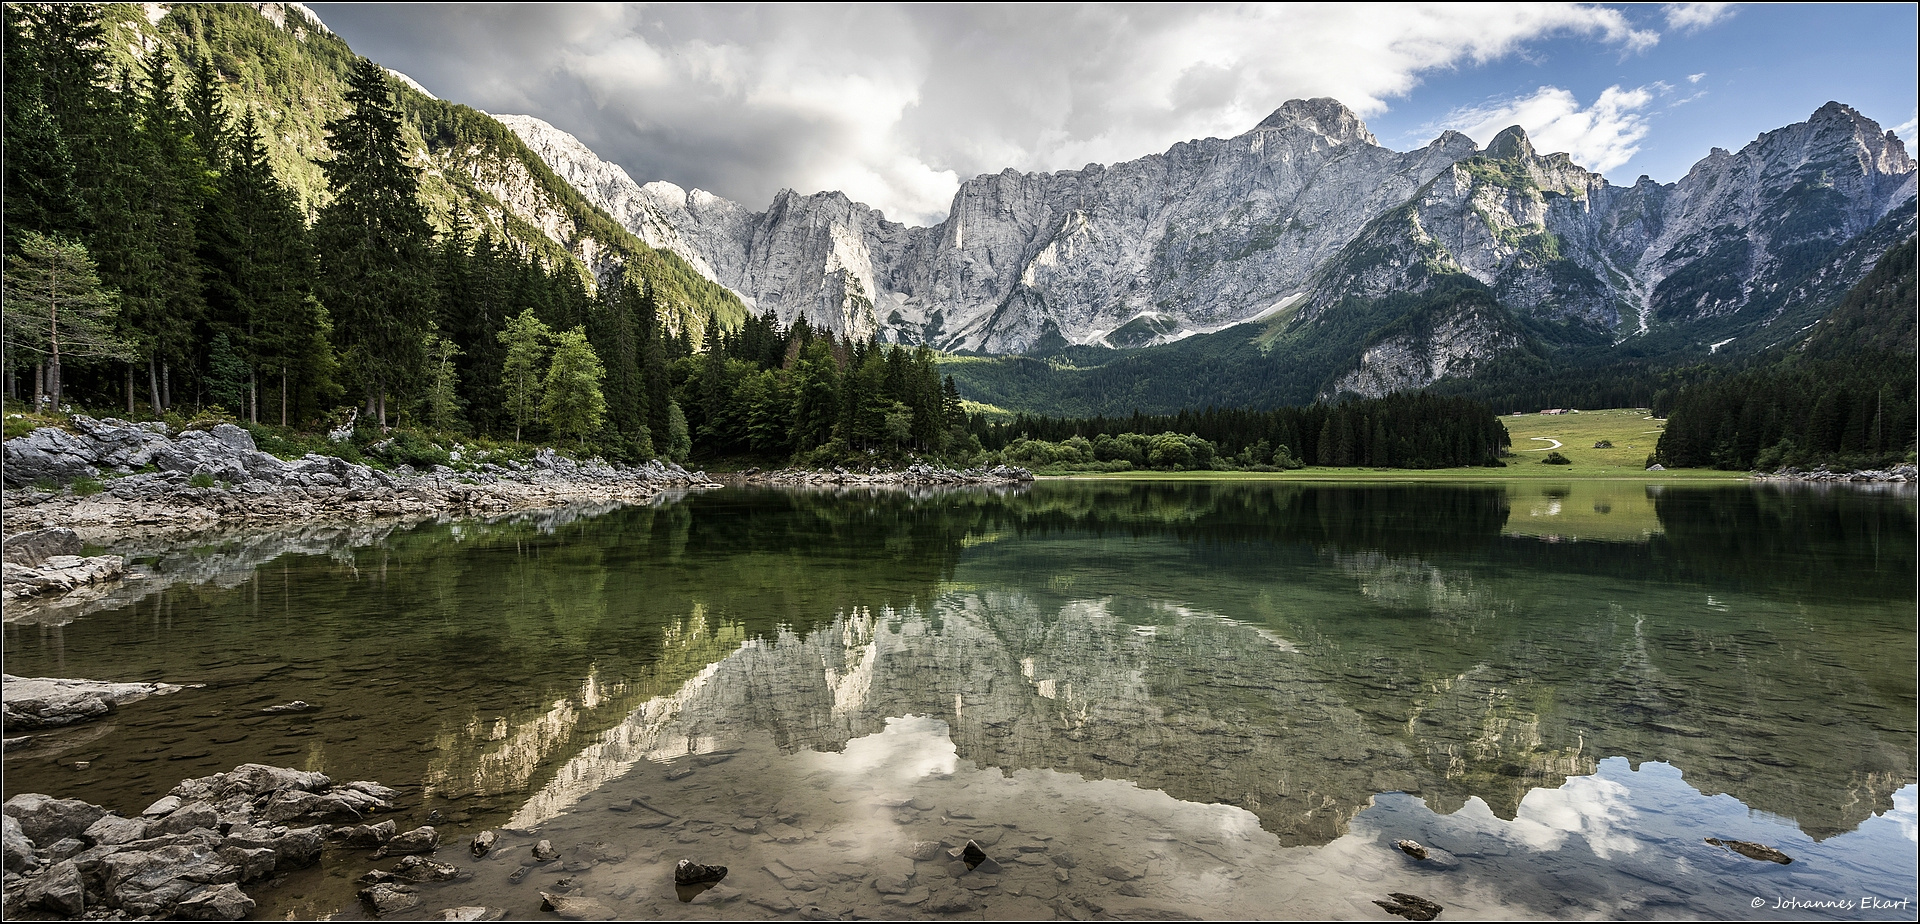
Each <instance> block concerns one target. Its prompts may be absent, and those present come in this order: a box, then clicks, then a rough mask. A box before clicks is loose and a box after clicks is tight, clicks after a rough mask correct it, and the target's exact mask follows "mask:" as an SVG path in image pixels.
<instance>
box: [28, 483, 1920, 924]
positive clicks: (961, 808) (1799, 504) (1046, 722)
mask: <svg viewBox="0 0 1920 924" xmlns="http://www.w3.org/2000/svg"><path fill="white" fill-rule="evenodd" d="M1914 525H1915V503H1914V498H1913V496H1912V495H1911V494H1893V495H1867V494H1860V493H1853V492H1807V491H1782V490H1779V489H1774V488H1766V487H1762V488H1748V487H1738V488H1716V489H1682V488H1667V489H1664V490H1662V489H1653V490H1648V489H1644V488H1641V487H1639V486H1633V487H1631V488H1625V489H1623V488H1622V487H1621V486H1619V485H1617V484H1607V483H1583V482H1569V483H1568V484H1566V485H1562V486H1546V487H1535V486H1525V487H1518V488H1515V489H1512V490H1509V489H1506V488H1499V487H1484V488H1481V487H1458V486H1431V487H1426V486H1423V487H1413V486H1365V487H1358V486H1355V487H1347V486H1299V485H1284V484H1264V485H1262V484H1245V483H1242V484H1204V483H1201V484H1194V483H1181V484H1162V485H1152V484H1117V483H1109V484H1104V485H1103V484H1098V483H1057V482H1055V483H1042V484H1039V485H1036V486H1034V487H1033V488H1031V489H1030V490H1027V491H1024V492H1016V493H1001V494H996V493H957V494H939V495H929V496H924V497H910V496H907V495H900V494H852V495H829V494H799V493H787V492H774V491H748V490H737V489H729V490H725V491H718V492H713V493H710V494H704V495H696V496H692V497H687V498H684V499H680V500H677V501H676V502H674V503H670V504H665V505H661V506H657V507H648V508H627V509H612V510H604V511H591V510H590V511H572V512H566V513H562V514H558V515H554V514H546V515H541V516H528V517H521V518H517V519H513V520H507V521H501V522H496V523H491V524H478V523H464V524H451V525H449V524H435V525H424V526H418V527H412V528H407V529H401V530H390V531H379V530H361V531H357V532H345V533H326V532H321V531H305V532H303V531H293V532H290V533H282V534H277V535H274V536H258V535H256V536H250V537H242V538H232V539H225V540H218V541H210V542H209V543H208V544H206V545H203V546H201V547H199V548H192V549H186V548H179V547H172V548H167V549H156V550H151V552H150V553H149V554H148V557H147V560H148V561H149V562H151V564H152V566H153V567H154V569H155V570H156V571H157V572H159V573H160V575H162V576H161V577H159V578H157V579H155V580H153V581H152V582H151V583H150V585H149V587H147V588H142V589H141V590H142V591H150V592H147V593H146V595H145V596H143V597H139V598H138V599H129V598H132V597H133V596H135V592H134V591H129V592H127V594H126V595H125V596H124V597H123V598H122V599H118V600H112V601H106V602H103V603H101V604H97V606H99V607H101V608H99V609H96V610H94V611H92V612H87V611H85V610H84V609H83V608H68V609H66V610H63V611H47V612H43V613H31V612H24V611H21V610H18V609H16V610H12V611H10V612H9V613H8V619H9V620H10V622H9V624H8V625H7V627H6V635H5V645H6V659H7V668H8V671H9V672H11V673H16V674H25V675H59V676H87V677H98V678H102V679H115V680H136V679H164V680H169V681H173V682H202V683H206V684H207V686H206V687H204V688H201V689H197V690H189V691H186V692H183V693H180V694H175V695H173V696H169V697H162V698H158V699H154V700H149V701H147V702H144V703H140V704H136V705H135V706H132V707H128V708H127V709H125V710H123V711H122V712H121V713H120V714H119V715H118V716H116V717H114V718H113V719H112V720H110V723H107V724H99V725H95V726H90V727H82V728H79V729H73V730H70V731H66V732H62V733H59V734H55V735H51V736H47V737H46V738H45V739H43V740H42V741H39V742H36V743H35V745H34V746H33V747H31V748H28V749H24V750H16V751H11V752H9V753H8V755H7V758H6V771H7V774H6V791H7V793H8V794H9V795H11V794H13V793H16V792H25V791H49V792H55V793H59V794H62V795H70V796H79V797H82V798H87V799H90V800H91V801H95V802H100V803H102V804H106V805H109V806H113V807H116V808H119V809H121V810H122V811H128V812H131V811H138V810H139V809H140V808H142V807H144V806H145V805H146V804H147V802H149V801H151V800H152V799H153V798H155V797H157V796H158V795H159V794H160V793H161V792H164V791H165V790H166V789H167V788H169V787H171V786H172V784H173V783H174V782H177V781H178V780H179V779H181V778H183V777H186V776H193V775H201V774H205V773H212V772H217V771H219V770H224V769H228V768H231V767H232V766H233V765H235V764H237V763H240V762H243V761H247V760H265V761H267V762H272V763H282V764H291V765H297V766H303V767H311V768H313V769H321V770H325V771H326V772H328V773H330V774H333V775H334V776H335V777H336V778H346V779H363V778H370V779H376V780H380V781H382V782H386V783H389V784H391V785H398V786H404V787H408V790H409V794H410V796H411V797H412V798H411V799H410V801H409V803H408V804H407V805H406V806H405V809H404V814H405V817H403V819H402V821H403V822H417V821H418V820H421V819H423V818H424V817H425V816H426V814H427V813H428V812H429V811H436V810H437V811H439V812H441V813H442V819H443V821H442V831H443V834H445V835H446V836H447V838H448V840H449V841H451V840H452V839H453V838H455V837H462V838H463V837H464V835H467V834H470V833H472V832H473V831H476V830H479V829H481V828H485V827H501V826H510V827H512V828H514V829H515V830H516V831H524V832H534V831H537V832H538V834H537V835H535V834H532V833H527V834H510V835H509V836H508V837H507V846H506V847H504V848H502V850H500V851H498V852H496V855H495V856H494V857H493V858H490V859H489V860H487V861H482V862H479V863H462V865H463V866H467V867H469V868H470V869H471V870H472V871H473V874H474V875H473V878H472V879H470V880H469V881H467V882H464V883H456V884H453V885H450V886H445V887H442V888H441V889H440V892H439V893H438V894H433V895H430V896H429V899H428V902H427V903H425V904H423V905H422V906H421V909H420V910H421V911H422V913H423V914H430V913H432V912H434V911H437V910H438V909H439V908H442V907H447V906H449V905H453V904H488V905H491V906H494V907H505V908H508V909H509V911H511V912H512V913H513V914H514V915H516V916H534V915H536V914H538V913H539V909H538V905H539V898H538V896H537V895H536V894H535V893H534V890H535V889H536V888H545V889H549V890H551V889H552V888H553V885H554V883H556V882H558V881H559V880H561V879H565V878H569V877H570V878H572V879H574V880H575V881H574V887H575V888H577V889H579V890H581V894H588V895H593V896H595V897H598V898H601V899H602V900H603V901H606V902H607V903H608V904H609V905H610V906H612V907H613V908H614V909H615V910H616V911H618V912H620V913H623V914H628V915H639V916H650V917H680V916H684V917H693V918H707V917H711V918H728V917H741V916H746V917H757V916H778V915H795V914H801V913H803V912H804V911H805V910H806V908H807V907H808V906H817V907H818V908H819V909H821V910H824V911H825V912H827V913H830V914H835V915H841V914H846V913H849V912H851V913H855V914H860V915H864V916H869V917H883V916H884V917H900V916H906V917H932V918H941V917H969V918H977V917H981V916H983V915H984V916H988V917H1014V916H1020V917H1026V916H1040V917H1046V916H1064V917H1081V916H1125V915H1135V914H1139V915H1153V916H1177V915H1182V914H1184V915H1192V916H1197V917H1214V918H1217V917H1272V916H1281V917H1309V916H1323V915H1325V916H1334V917H1347V918H1377V917H1380V916H1381V913H1380V911H1379V909H1377V908H1375V907H1374V906H1373V905H1372V904H1371V903H1370V902H1371V900H1372V899H1374V898H1385V897H1386V893H1387V892H1390V891H1404V892H1414V893H1416V894H1420V895H1424V896H1426V897H1428V898H1431V899H1433V900H1435V901H1438V902H1440V903H1441V904H1443V905H1446V906H1447V907H1448V908H1449V909H1450V911H1454V910H1458V911H1459V912H1460V913H1468V912H1471V913H1477V914H1485V915H1493V916H1501V917H1535V916H1542V915H1550V916H1557V917H1642V916H1652V917H1792V916H1804V915H1806V914H1810V913H1811V914H1816V915H1819V914H1825V913H1827V912H1826V911H1825V910H1824V909H1822V910H1814V911H1808V910H1806V909H1793V908H1787V909H1777V908H1774V907H1773V906H1774V905H1775V904H1776V903H1778V902H1779V901H1780V900H1781V899H1782V898H1788V899H1792V900H1795V901H1828V900H1832V901H1841V900H1848V899H1851V900H1853V901H1855V902H1856V903H1857V902H1858V900H1859V898H1860V897H1861V896H1862V895H1874V896H1878V897H1880V898H1882V899H1887V900H1892V901H1898V900H1899V899H1902V898H1906V899H1909V900H1910V899H1912V898H1913V897H1914V896H1912V895H1911V894H1910V893H1911V891H1912V888H1913V880H1914V877H1915V873H1916V870H1915V860H1914V856H1915V836H1916V835H1915V825H1916V821H1915V807H1914V803H1915V792H1916V787H1915V786H1914V783H1915V768H1914V747H1915V741H1916V736H1915V706H1914V667H1915V665H1914V646H1915V615H1914V605H1915V601H1914V590H1913V579H1914V569H1915V551H1914ZM141 551H145V550H141ZM170 576H171V577H170ZM173 577H177V578H178V580H177V581H174V580H172V578H173ZM34 620H37V621H34ZM292 699H303V700H306V701H308V702H312V703H316V704H318V705H319V707H320V708H319V709H317V710H315V711H313V712H308V713H301V714H294V715H273V716H269V715H263V714H261V713H260V712H259V709H261V708H263V707H265V706H268V705H273V704H275V703H283V702H287V701H289V700H292ZM76 760H89V761H91V763H90V766H89V769H87V770H85V771H76V770H74V769H73V762H74V761H76ZM1636 768H1637V769H1636ZM687 770H691V771H692V772H691V773H685V771H687ZM669 776H672V777H674V778H673V779H669ZM634 799H638V800H640V801H641V802H643V803H645V804H646V805H647V806H652V807H653V808H656V809H661V810H664V812H667V813H671V814H670V815H669V814H663V813H656V812H653V811H652V810H651V809H648V808H645V807H640V808H636V807H635V806H634V804H633V802H632V801H631V800H634ZM615 809H624V810H615ZM1710 836H1711V837H1721V838H1733V839H1743V840H1754V841H1760V842H1762V843H1767V844H1771V845H1773V846H1776V847H1779V848H1780V849H1782V850H1784V851H1785V852H1786V853H1788V854H1789V855H1790V856H1793V857H1795V858H1796V862H1795V863H1794V864H1792V865H1789V866H1784V867H1782V866H1776V865H1774V864H1769V863H1762V862H1758V861H1753V860H1749V859H1746V858H1744V857H1740V856H1737V855H1734V854H1731V853H1728V852H1726V851H1724V850H1721V849H1719V848H1715V847H1713V846H1711V845H1707V844H1705V843H1704V842H1703V839H1704V838H1706V837H1710ZM541 837H544V838H548V839H552V840H553V841H554V843H555V844H556V845H558V846H561V847H562V848H563V849H565V850H569V851H572V853H571V854H569V855H568V856H565V857H563V858H562V861H561V862H559V863H557V864H555V865H554V866H553V867H551V868H536V869H533V870H531V871H530V872H529V873H528V874H527V875H526V877H525V878H524V880H523V881H522V882H521V883H519V884H513V883H510V882H508V879H507V877H508V876H509V874H511V873H513V872H514V871H515V870H517V869H518V868H519V867H520V866H521V865H523V864H525V865H531V860H530V858H529V855H528V850H527V848H528V846H529V845H530V844H531V843H532V841H533V840H536V839H538V838H541ZM1401 837H1411V838H1413V839H1415V840H1419V841H1420V842H1422V843H1423V844H1427V845H1428V846H1430V847H1435V848H1439V851H1440V852H1441V853H1440V854H1439V856H1440V857H1441V859H1440V860H1439V862H1437V863H1436V862H1430V863H1427V864H1418V863H1414V862H1413V861H1411V860H1408V859H1407V858H1405V857H1404V856H1402V855H1401V854H1399V853H1398V852H1397V851H1394V850H1393V849H1392V848H1391V847H1390V846H1389V844H1390V842H1391V841H1392V840H1394V839H1396V838H1401ZM969 838H972V839H976V840H979V841H980V842H981V843H982V844H985V845H987V848H988V851H989V854H990V855H992V856H994V857H995V859H996V860H997V861H999V862H1000V863H1001V864H1002V865H1003V866H1004V867H1005V869H1004V870H1003V871H1002V872H1001V873H998V874H995V875H991V876H983V875H981V874H979V873H977V872H976V873H969V874H966V875H962V876H957V877H956V876H954V875H952V872H951V871H950V870H948V869H947V866H948V862H947V860H948V858H946V857H945V856H944V855H941V856H938V857H936V858H934V859H931V860H922V861H919V862H915V861H913V860H910V859H907V858H906V857H904V856H902V853H903V852H911V850H912V845H913V844H914V842H916V841H923V840H936V841H946V842H948V843H955V844H957V843H964V842H965V840H967V839H969ZM595 845H598V846H595ZM681 856H691V857H692V858H694V859H695V860H696V861H698V862H704V863H719V864H723V865H727V866H729V867H731V868H733V870H734V872H733V874H732V875H730V876H729V878H728V879H727V880H726V882H725V883H724V884H723V886H722V887H721V888H718V889H714V890H712V891H711V892H709V893H706V894H704V895H703V896H701V898H700V899H698V900H696V901H695V902H694V903H690V904H683V903H681V902H679V901H678V899H677V897H676V896H675V894H674V891H673V889H672V886H671V881H670V874H669V873H668V871H669V870H670V868H671V865H672V863H673V862H674V861H675V860H677V859H679V858H680V857H681ZM1062 857H1064V858H1065V861H1066V862H1065V863H1063V862H1062V860H1061V858H1062ZM332 859H333V860H337V861H340V862H338V863H335V864H334V865H333V866H332V867H331V869H329V870H322V871H319V872H316V873H312V874H309V875H307V876H305V877H297V878H295V879H292V880H289V882H288V883H287V884H285V885H283V886H282V887H281V888H279V889H277V890H273V891H272V892H269V893H265V894H262V895H261V896H260V897H262V898H263V899H264V900H265V901H264V908H263V911H271V912H276V913H278V914H284V913H285V912H287V911H292V912H294V913H300V914H322V913H326V912H327V911H332V910H335V909H336V908H338V907H339V906H340V905H342V904H347V903H348V901H349V898H348V897H349V896H350V893H351V887H350V880H351V877H353V876H356V875H358V874H359V873H360V872H363V871H364V870H365V869H367V868H369V867H370V865H371V864H370V862H369V861H367V860H365V859H364V858H363V857H358V856H347V855H344V854H343V855H337V856H336V857H334V858H332ZM453 859H454V860H455V862H460V861H464V860H466V857H465V855H464V854H458V855H454V857H453ZM569 867H571V869H569ZM895 886H900V887H901V888H899V889H897V890H895V891H883V890H882V889H883V887H884V888H887V889H892V888H894V887H895ZM1130 893H1131V894H1130ZM1755 898H1760V899H1762V900H1763V907H1761V908H1760V909H1758V910H1755V909H1753V908H1752V906H1751V902H1752V900H1753V899H1755ZM1043 912H1044V913H1043ZM346 913H347V914H348V915H356V914H360V913H363V912H362V911H361V909H359V908H358V907H357V906H351V905H349V907H348V908H347V909H346ZM1832 914H1833V916H1835V917H1837V918H1848V919H1851V918H1858V917H1862V916H1865V917H1876V916H1877V917H1894V918H1910V917H1911V916H1912V915H1913V905H1912V904H1911V903H1909V904H1908V905H1907V906H1905V908H1904V909H1901V908H1893V909H1879V910H1865V911H1863V910H1860V909H1858V908H1857V907H1856V908H1855V909H1839V910H1835V911H1833V912H1832ZM276 916H277V914H276Z"/></svg>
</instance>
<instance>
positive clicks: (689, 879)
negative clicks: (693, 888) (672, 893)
mask: <svg viewBox="0 0 1920 924" xmlns="http://www.w3.org/2000/svg"><path fill="white" fill-rule="evenodd" d="M725 878H727V868H726V867H724V866H702V865H700V864H698V863H695V862H693V861H692V860H687V859H682V860H681V861H680V862H679V863H677V864H675V865H674V867H673V884H674V885H695V884H698V883H702V882H719V881H720V880H722V879H725Z"/></svg>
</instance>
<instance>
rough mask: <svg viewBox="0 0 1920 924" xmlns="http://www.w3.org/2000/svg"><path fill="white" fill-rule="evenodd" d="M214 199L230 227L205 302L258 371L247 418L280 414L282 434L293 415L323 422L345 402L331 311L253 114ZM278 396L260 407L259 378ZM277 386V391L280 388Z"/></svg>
mask: <svg viewBox="0 0 1920 924" xmlns="http://www.w3.org/2000/svg"><path fill="white" fill-rule="evenodd" d="M225 148H226V155H227V156H226V161H225V162H224V164H223V165H222V169H221V171H220V176H219V183H218V189H219V192H218V194H217V197H218V198H219V199H220V200H221V201H222V202H223V203H224V204H225V205H226V211H225V214H226V216H227V217H226V219H225V220H224V221H222V222H220V223H219V224H217V225H215V226H214V227H212V228H210V229H209V230H210V232H211V233H210V234H209V235H208V236H207V244H206V250H205V252H204V255H203V256H204V260H205V267H206V280H207V285H206V288H207V298H208V301H209V303H210V305H209V308H210V311H211V313H212V315H213V317H214V319H215V325H216V327H217V328H220V329H224V330H226V331H229V332H230V335H231V336H232V337H233V338H234V339H235V340H236V341H237V344H238V345H239V346H240V347H241V352H242V353H243V355H245V356H246V357H247V361H248V363H249V365H250V366H252V368H253V369H254V370H255V372H254V377H250V379H249V398H250V399H252V401H251V404H252V405H253V406H252V407H250V409H249V411H250V416H255V417H256V418H257V413H255V412H257V408H258V405H259V404H261V403H267V404H268V406H269V410H271V409H272V408H273V407H274V406H275V405H276V404H277V406H278V413H279V417H280V423H281V425H282V426H285V425H286V424H287V423H288V421H289V419H290V417H291V411H290V408H291V407H292V406H296V405H298V406H305V407H306V408H307V409H308V410H310V411H313V412H319V411H320V410H323V407H321V405H323V404H324V403H325V402H327V401H331V400H332V399H333V398H334V397H335V396H336V395H337V393H338V386H337V385H335V384H334V382H333V377H332V373H331V370H332V368H333V366H334V362H333V356H332V346H331V344H330V343H329V342H328V340H327V338H325V337H323V336H320V333H321V332H322V331H323V330H325V329H327V327H328V319H327V317H326V311H325V309H324V308H323V307H322V306H321V305H320V303H319V301H318V300H317V299H316V298H315V297H314V294H313V286H312V278H313V273H314V261H313V254H312V251H311V249H310V247H309V245H308V242H307V231H306V225H305V222H304V221H303V220H302V219H301V215H300V207H299V204H298V202H297V200H296V198H295V196H294V193H293V191H292V190H291V189H288V188H287V187H286V186H285V185H284V184H282V183H281V182H280V181H279V179H278V178H277V177H275V176H274V174H273V169H272V167H271V166H269V164H268V162H267V151H266V145H265V143H264V142H263V141H262V140H261V138H260V130H259V126H258V124H257V123H256V122H255V120H254V117H253V114H252V113H247V114H246V115H244V116H242V117H241V119H240V122H239V124H238V125H237V126H236V127H235V128H234V129H233V130H232V132H231V137H230V138H229V139H228V141H227V143H226V144H225ZM259 375H264V376H266V377H268V382H267V388H268V389H270V390H271V391H277V392H279V395H278V400H277V402H276V401H274V400H273V399H271V398H269V400H268V401H266V402H262V401H261V400H260V399H259V397H258V392H259V391H260V387H259V381H258V376H259ZM276 380H277V381H276Z"/></svg>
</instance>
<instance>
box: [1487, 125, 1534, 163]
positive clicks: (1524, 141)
mask: <svg viewBox="0 0 1920 924" xmlns="http://www.w3.org/2000/svg"><path fill="white" fill-rule="evenodd" d="M1486 154H1487V156H1488V157H1491V158H1493V159H1494V160H1517V161H1519V162H1521V163H1526V162H1528V161H1530V160H1532V159H1533V158H1534V157H1535V154H1534V151H1533V142H1532V141H1531V140H1529V139H1528V138H1527V130H1526V129H1524V128H1521V127H1520V126H1518V125H1509V126H1507V127H1506V128H1503V129H1501V130H1500V134H1498V135H1495V136H1493V140H1492V141H1489V142H1487V151H1486Z"/></svg>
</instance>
